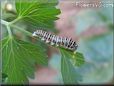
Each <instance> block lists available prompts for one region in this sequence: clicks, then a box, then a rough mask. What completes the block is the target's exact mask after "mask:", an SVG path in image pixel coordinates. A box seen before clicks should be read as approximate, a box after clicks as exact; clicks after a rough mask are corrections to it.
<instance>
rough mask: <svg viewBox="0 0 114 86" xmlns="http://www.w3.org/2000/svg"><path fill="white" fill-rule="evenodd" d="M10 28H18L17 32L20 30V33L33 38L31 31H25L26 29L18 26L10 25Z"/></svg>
mask: <svg viewBox="0 0 114 86" xmlns="http://www.w3.org/2000/svg"><path fill="white" fill-rule="evenodd" d="M10 26H11V27H14V28H16V29H17V30H19V31H21V32H23V33H25V34H26V35H28V36H32V33H30V32H29V31H26V30H24V29H21V28H20V27H18V26H16V25H10Z"/></svg>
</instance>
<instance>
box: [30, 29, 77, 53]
mask: <svg viewBox="0 0 114 86" xmlns="http://www.w3.org/2000/svg"><path fill="white" fill-rule="evenodd" d="M32 36H34V37H39V38H41V40H43V41H45V42H46V43H50V44H51V45H56V46H60V47H63V48H66V49H68V50H71V51H75V50H76V49H77V47H78V45H77V44H76V42H75V41H73V40H72V38H66V37H64V38H63V37H60V36H56V35H54V34H51V33H48V32H46V31H43V30H36V31H35V32H34V33H33V34H32Z"/></svg>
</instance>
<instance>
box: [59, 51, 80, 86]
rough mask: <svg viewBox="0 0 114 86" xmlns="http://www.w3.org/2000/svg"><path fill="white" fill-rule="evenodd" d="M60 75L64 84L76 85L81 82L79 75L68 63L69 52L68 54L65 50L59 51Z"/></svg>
mask: <svg viewBox="0 0 114 86" xmlns="http://www.w3.org/2000/svg"><path fill="white" fill-rule="evenodd" d="M60 51H61V56H62V57H61V73H62V78H63V82H64V83H65V84H78V82H79V81H80V80H81V76H80V74H79V73H77V71H76V69H75V67H74V65H73V64H72V62H71V61H70V58H71V55H70V53H71V52H68V51H67V50H64V49H61V50H60Z"/></svg>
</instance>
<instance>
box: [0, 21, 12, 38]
mask: <svg viewBox="0 0 114 86" xmlns="http://www.w3.org/2000/svg"><path fill="white" fill-rule="evenodd" d="M1 24H3V25H5V26H6V28H7V31H8V34H9V37H10V38H12V32H11V29H10V26H9V22H7V21H4V20H1Z"/></svg>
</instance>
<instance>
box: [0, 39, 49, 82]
mask: <svg viewBox="0 0 114 86" xmlns="http://www.w3.org/2000/svg"><path fill="white" fill-rule="evenodd" d="M1 43H2V47H1V48H2V61H3V62H2V69H3V70H2V72H3V73H5V74H7V75H8V79H7V83H8V84H25V83H28V77H31V76H33V75H34V70H35V69H34V68H35V63H37V64H43V65H46V64H47V59H46V54H45V53H44V51H42V50H41V49H42V47H41V46H36V45H33V44H31V43H28V42H24V41H21V40H17V39H15V38H9V37H7V38H5V39H4V40H2V42H1Z"/></svg>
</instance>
